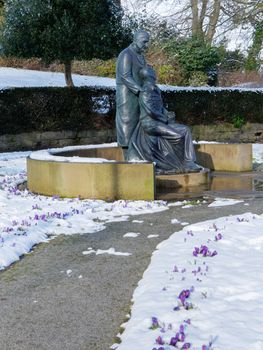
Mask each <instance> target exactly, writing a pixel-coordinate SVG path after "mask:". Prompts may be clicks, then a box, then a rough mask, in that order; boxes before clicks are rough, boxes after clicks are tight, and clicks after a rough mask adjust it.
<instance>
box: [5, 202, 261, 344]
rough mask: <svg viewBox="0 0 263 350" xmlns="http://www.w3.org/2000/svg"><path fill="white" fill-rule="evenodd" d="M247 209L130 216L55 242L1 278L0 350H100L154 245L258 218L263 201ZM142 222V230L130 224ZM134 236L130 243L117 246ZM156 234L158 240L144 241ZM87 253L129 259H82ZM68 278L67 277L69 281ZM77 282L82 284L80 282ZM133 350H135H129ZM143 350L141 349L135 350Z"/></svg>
mask: <svg viewBox="0 0 263 350" xmlns="http://www.w3.org/2000/svg"><path fill="white" fill-rule="evenodd" d="M246 202H247V203H249V206H244V204H236V205H232V206H225V207H221V208H219V207H217V208H207V204H202V205H199V206H194V207H192V208H189V209H182V208H181V207H171V208H170V209H169V210H167V211H165V212H161V213H155V214H149V215H141V216H137V217H135V216H133V217H130V220H129V221H128V222H120V223H112V224H108V226H107V228H106V229H105V230H104V231H101V232H98V233H95V234H85V235H75V236H59V237H58V238H56V239H54V240H52V241H51V242H49V243H47V244H41V245H39V246H38V247H37V248H36V249H35V250H34V251H33V252H32V253H31V254H28V255H26V256H25V257H24V258H23V259H22V260H21V261H19V262H18V263H16V264H14V265H12V266H11V267H10V268H9V269H6V270H4V271H2V272H0V286H1V288H0V349H1V350H107V349H109V347H110V346H111V344H113V343H114V342H115V340H116V339H114V338H115V335H116V334H117V333H118V332H119V329H120V328H119V327H120V325H121V324H122V323H123V322H124V321H125V315H126V314H127V313H128V312H129V308H130V305H131V298H132V294H133V291H134V289H135V288H136V286H137V283H138V281H139V280H140V279H141V278H142V274H143V272H144V270H145V269H146V268H147V266H148V264H149V262H150V258H151V254H152V252H153V251H154V249H155V247H156V245H157V244H158V243H159V242H160V241H162V240H164V239H166V238H168V237H169V236H170V235H171V233H173V232H175V231H179V230H181V228H182V226H181V225H171V219H173V218H177V219H179V220H180V221H187V222H189V223H194V222H199V221H204V220H208V219H213V218H217V217H220V216H226V215H230V214H241V213H244V212H248V211H250V212H253V213H258V214H261V213H263V200H262V199H260V198H259V199H253V200H247V201H246ZM134 219H138V220H144V223H143V224H138V223H132V220H134ZM127 232H141V235H140V236H139V237H137V238H123V234H125V233H127ZM149 234H159V237H158V238H152V239H149V238H147V235H149ZM88 247H93V248H94V249H108V248H110V247H114V248H115V249H116V251H120V252H130V253H132V256H129V257H123V256H113V255H98V256H95V255H94V254H92V255H86V256H84V255H83V254H82V251H84V250H87V248H88ZM67 270H72V273H71V274H70V275H68V274H67V273H66V271H67ZM80 275H82V278H79V276H80ZM134 350H137V349H134ZM140 350H143V349H140Z"/></svg>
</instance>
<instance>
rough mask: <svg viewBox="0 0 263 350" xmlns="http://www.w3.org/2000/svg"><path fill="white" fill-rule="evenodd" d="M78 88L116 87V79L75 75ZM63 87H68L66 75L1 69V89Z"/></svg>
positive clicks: (73, 76)
mask: <svg viewBox="0 0 263 350" xmlns="http://www.w3.org/2000/svg"><path fill="white" fill-rule="evenodd" d="M72 78H73V81H74V84H75V85H76V86H103V87H112V86H115V79H111V78H102V77H92V76H86V75H79V74H73V75H72ZM25 86H26V87H45V86H53V87H63V86H66V83H65V76H64V73H56V72H42V71H34V70H29V69H16V68H6V67H0V88H1V89H6V88H11V87H25Z"/></svg>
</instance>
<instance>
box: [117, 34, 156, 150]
mask: <svg viewBox="0 0 263 350" xmlns="http://www.w3.org/2000/svg"><path fill="white" fill-rule="evenodd" d="M149 39H150V37H149V34H148V33H147V32H145V31H143V30H139V31H137V32H136V33H135V34H134V39H133V43H132V44H131V45H130V46H129V47H127V48H126V49H124V50H123V51H122V52H121V53H120V54H119V57H118V60H117V69H116V130H117V141H118V145H119V146H121V147H123V148H127V147H128V144H129V141H130V138H131V136H132V133H133V131H134V129H135V127H136V125H137V124H138V121H139V114H140V111H139V101H138V96H139V92H140V91H141V90H142V87H141V86H142V78H141V76H140V74H139V71H140V70H141V69H142V68H143V67H144V66H145V64H146V61H145V58H144V56H143V52H144V51H145V50H146V49H147V47H148V44H149Z"/></svg>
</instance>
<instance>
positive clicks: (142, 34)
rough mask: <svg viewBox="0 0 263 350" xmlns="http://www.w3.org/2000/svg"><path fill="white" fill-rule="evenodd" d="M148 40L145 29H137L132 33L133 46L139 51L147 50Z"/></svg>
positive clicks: (148, 36)
mask: <svg viewBox="0 0 263 350" xmlns="http://www.w3.org/2000/svg"><path fill="white" fill-rule="evenodd" d="M149 41H150V35H149V33H147V32H146V31H145V30H142V29H140V30H138V31H137V32H135V33H134V36H133V45H134V46H135V48H136V50H137V51H138V52H139V53H141V52H144V51H145V50H147V48H148V46H149Z"/></svg>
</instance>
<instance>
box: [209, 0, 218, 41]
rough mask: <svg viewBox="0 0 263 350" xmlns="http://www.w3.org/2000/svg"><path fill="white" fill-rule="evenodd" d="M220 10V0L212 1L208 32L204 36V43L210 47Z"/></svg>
mask: <svg viewBox="0 0 263 350" xmlns="http://www.w3.org/2000/svg"><path fill="white" fill-rule="evenodd" d="M220 10H221V0H214V4H213V11H212V13H211V16H210V18H209V24H208V30H207V35H206V41H207V42H208V43H209V44H210V45H211V44H212V41H213V38H214V36H215V32H216V26H217V23H218V19H219V15H220Z"/></svg>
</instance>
